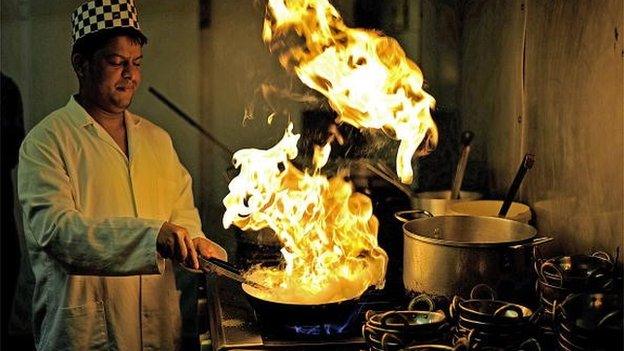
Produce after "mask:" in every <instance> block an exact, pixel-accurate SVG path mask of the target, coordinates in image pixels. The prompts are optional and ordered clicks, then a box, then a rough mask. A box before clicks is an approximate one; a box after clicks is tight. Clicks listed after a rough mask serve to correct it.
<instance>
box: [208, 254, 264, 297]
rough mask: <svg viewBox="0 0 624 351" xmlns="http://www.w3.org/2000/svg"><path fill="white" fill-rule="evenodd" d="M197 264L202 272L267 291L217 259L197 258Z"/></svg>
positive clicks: (234, 268)
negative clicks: (215, 274)
mask: <svg viewBox="0 0 624 351" xmlns="http://www.w3.org/2000/svg"><path fill="white" fill-rule="evenodd" d="M199 263H200V265H201V268H202V270H203V271H206V272H214V273H217V274H219V275H222V276H224V277H226V278H229V279H233V280H236V281H237V282H241V283H243V284H247V285H249V286H253V287H254V288H256V289H261V290H269V288H267V287H265V286H263V285H261V284H258V283H256V282H253V281H251V280H249V279H247V278H245V277H243V276H242V274H241V272H240V271H239V270H238V269H237V268H236V267H234V266H232V265H231V264H229V263H227V262H225V261H223V260H220V259H218V258H214V257H211V258H204V257H202V256H199Z"/></svg>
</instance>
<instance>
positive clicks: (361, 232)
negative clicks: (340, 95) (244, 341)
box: [223, 124, 387, 303]
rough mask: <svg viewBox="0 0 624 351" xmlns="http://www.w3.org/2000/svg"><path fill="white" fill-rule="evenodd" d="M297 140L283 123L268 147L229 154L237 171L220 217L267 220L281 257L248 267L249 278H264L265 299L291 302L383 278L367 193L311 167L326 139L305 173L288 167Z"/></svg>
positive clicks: (254, 224) (358, 290) (319, 161)
mask: <svg viewBox="0 0 624 351" xmlns="http://www.w3.org/2000/svg"><path fill="white" fill-rule="evenodd" d="M298 140H299V135H298V134H293V133H292V124H290V125H289V127H288V129H287V130H286V132H285V134H284V137H283V138H282V140H281V141H280V142H279V143H278V144H277V145H275V146H274V147H273V148H271V149H269V150H258V149H243V150H239V151H237V152H236V153H235V154H234V165H235V166H236V167H237V168H238V167H240V173H239V175H238V176H237V177H236V178H234V179H233V180H232V181H231V182H230V184H229V190H230V193H229V194H228V195H227V196H226V197H225V199H224V200H223V203H224V205H225V207H226V212H225V215H224V216H223V225H224V227H226V228H227V227H229V226H230V225H231V224H235V225H236V226H238V227H239V228H241V229H243V230H248V229H252V230H258V229H261V228H264V227H270V228H271V229H272V230H273V231H275V233H276V234H277V236H278V237H279V239H280V241H281V242H282V245H283V248H282V250H281V252H282V255H283V257H284V259H285V263H286V265H285V268H284V269H266V268H259V269H256V270H255V271H252V272H251V273H250V279H251V280H254V281H260V282H262V283H263V284H265V285H268V286H270V287H271V291H270V294H271V295H270V296H271V299H272V300H277V301H283V302H296V303H326V302H330V301H340V300H344V299H348V298H353V297H356V296H359V295H360V294H362V293H363V292H364V290H366V289H367V288H368V287H369V286H370V285H373V284H376V285H378V286H383V282H384V277H385V269H386V262H387V256H386V253H385V252H384V251H383V250H382V249H381V248H380V247H379V246H378V245H377V229H378V225H379V223H378V221H377V218H376V217H375V216H373V211H372V203H371V201H370V199H369V198H368V197H366V196H365V195H363V194H359V193H355V192H353V190H352V186H351V184H350V183H348V182H346V181H345V180H344V177H342V176H341V175H338V176H335V177H334V178H332V179H329V180H328V179H327V177H325V176H322V175H320V174H319V168H320V167H322V166H323V164H324V163H325V162H326V161H327V155H326V153H327V152H329V149H328V148H327V147H325V148H318V149H317V150H316V153H315V166H316V167H317V169H316V170H315V171H314V172H313V173H312V174H308V173H307V172H302V171H300V170H298V169H297V168H296V167H294V166H293V165H292V164H291V163H290V162H289V161H290V160H292V159H294V158H295V157H296V156H297V153H298V151H297V141H298Z"/></svg>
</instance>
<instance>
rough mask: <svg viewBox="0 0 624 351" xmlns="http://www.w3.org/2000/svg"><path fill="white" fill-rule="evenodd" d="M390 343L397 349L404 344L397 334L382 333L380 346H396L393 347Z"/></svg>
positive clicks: (385, 347) (386, 348)
mask: <svg viewBox="0 0 624 351" xmlns="http://www.w3.org/2000/svg"><path fill="white" fill-rule="evenodd" d="M391 343H394V344H396V345H397V346H398V348H399V349H401V348H403V346H404V344H403V340H401V339H399V337H398V336H396V335H394V334H392V333H383V336H382V337H381V348H383V349H384V350H392V349H395V348H396V347H394V346H393V345H392V344H391Z"/></svg>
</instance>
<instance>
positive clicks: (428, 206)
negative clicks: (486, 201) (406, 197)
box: [410, 190, 483, 216]
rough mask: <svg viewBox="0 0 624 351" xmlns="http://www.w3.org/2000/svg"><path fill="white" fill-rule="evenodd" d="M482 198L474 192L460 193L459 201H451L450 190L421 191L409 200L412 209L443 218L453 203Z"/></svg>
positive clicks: (480, 194)
mask: <svg viewBox="0 0 624 351" xmlns="http://www.w3.org/2000/svg"><path fill="white" fill-rule="evenodd" d="M481 198H483V194H482V193H479V192H476V191H461V192H460V199H459V200H452V199H451V191H450V190H439V191H423V192H417V193H416V194H415V195H414V197H412V198H411V199H410V204H411V207H412V208H413V209H421V210H427V211H429V212H431V213H432V214H433V215H434V216H443V215H446V214H449V213H448V209H449V208H450V207H452V205H453V204H455V203H461V202H472V200H478V199H481Z"/></svg>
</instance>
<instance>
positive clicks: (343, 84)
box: [263, 0, 437, 183]
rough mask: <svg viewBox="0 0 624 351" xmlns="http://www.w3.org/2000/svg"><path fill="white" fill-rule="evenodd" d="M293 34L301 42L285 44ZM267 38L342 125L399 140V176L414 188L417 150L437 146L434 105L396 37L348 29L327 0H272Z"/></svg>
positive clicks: (272, 47)
mask: <svg viewBox="0 0 624 351" xmlns="http://www.w3.org/2000/svg"><path fill="white" fill-rule="evenodd" d="M289 36H294V37H295V38H296V39H297V40H298V43H297V44H295V45H290V46H285V44H284V43H285V41H286V40H287V39H288V38H289ZM263 40H264V41H265V42H266V43H268V44H269V45H270V47H271V50H272V51H279V60H280V63H281V64H282V66H283V67H285V68H287V69H294V71H295V73H296V74H297V75H298V76H299V79H300V80H301V81H302V82H303V83H304V84H306V85H307V86H309V87H310V88H312V89H314V90H317V91H318V92H320V93H322V94H323V95H324V96H325V97H326V98H327V99H328V100H329V103H330V105H331V106H332V108H333V109H334V110H335V111H336V112H337V113H338V115H339V117H338V118H339V121H342V122H346V123H348V124H351V125H353V126H355V127H358V128H372V129H381V130H383V131H384V132H385V133H386V134H387V135H388V136H390V137H392V138H394V139H397V140H400V144H399V150H398V153H397V157H396V167H397V174H398V175H399V177H400V178H401V181H402V182H404V183H411V182H412V180H413V171H412V163H411V160H412V157H413V156H414V154H415V153H416V152H417V151H418V148H419V145H421V143H422V144H423V145H422V146H421V150H420V153H419V154H426V153H428V152H430V151H431V150H432V149H433V148H434V147H435V145H436V144H437V129H436V126H435V124H434V122H433V120H432V119H431V115H430V113H429V109H430V108H433V107H434V105H435V100H434V99H433V97H432V96H431V95H429V94H427V93H426V92H425V91H424V90H423V89H422V85H423V75H422V73H421V71H420V69H419V68H418V66H416V64H415V63H414V62H412V61H411V60H409V59H408V58H407V57H406V56H405V53H404V52H403V50H402V49H401V47H400V46H399V44H398V43H397V42H396V41H395V40H394V39H392V38H389V37H386V36H382V35H380V34H378V33H376V32H373V31H367V30H362V29H351V28H349V27H347V26H346V25H345V24H344V23H343V21H342V18H341V16H340V14H339V13H338V11H337V10H336V9H335V8H334V7H333V6H332V5H331V4H330V3H329V2H328V1H327V0H269V1H268V7H267V15H266V18H265V21H264V28H263ZM426 137H427V140H425V138H426ZM423 141H425V142H424V143H423Z"/></svg>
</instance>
